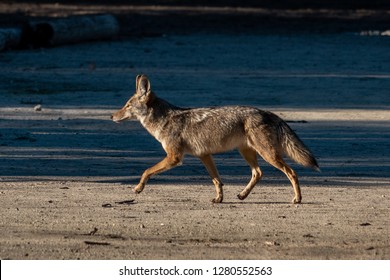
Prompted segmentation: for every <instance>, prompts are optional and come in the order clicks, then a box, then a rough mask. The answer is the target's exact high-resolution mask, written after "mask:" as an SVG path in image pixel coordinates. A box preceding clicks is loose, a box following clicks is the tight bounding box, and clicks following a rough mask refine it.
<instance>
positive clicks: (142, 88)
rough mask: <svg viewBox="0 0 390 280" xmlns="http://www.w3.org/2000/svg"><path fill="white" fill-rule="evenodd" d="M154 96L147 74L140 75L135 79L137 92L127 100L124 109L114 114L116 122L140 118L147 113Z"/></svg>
mask: <svg viewBox="0 0 390 280" xmlns="http://www.w3.org/2000/svg"><path fill="white" fill-rule="evenodd" d="M152 97H153V94H152V91H151V89H150V82H149V79H148V77H146V76H145V75H138V76H137V77H136V79H135V93H134V95H133V96H132V97H131V98H130V99H129V101H127V103H126V104H125V106H123V108H122V109H120V110H119V111H117V112H116V113H114V114H112V116H111V119H112V120H113V121H114V122H121V121H125V120H130V119H140V118H142V117H143V116H145V115H146V113H147V108H148V107H147V106H148V102H149V101H150V100H151V98H152Z"/></svg>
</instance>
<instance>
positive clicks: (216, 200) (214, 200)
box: [211, 196, 223, 203]
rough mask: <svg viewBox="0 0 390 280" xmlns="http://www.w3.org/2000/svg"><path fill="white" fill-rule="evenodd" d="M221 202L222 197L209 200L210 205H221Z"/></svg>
mask: <svg viewBox="0 0 390 280" xmlns="http://www.w3.org/2000/svg"><path fill="white" fill-rule="evenodd" d="M222 200H223V197H222V196H218V197H216V198H214V199H213V200H211V202H212V203H221V202H222Z"/></svg>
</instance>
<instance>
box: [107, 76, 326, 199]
mask: <svg viewBox="0 0 390 280" xmlns="http://www.w3.org/2000/svg"><path fill="white" fill-rule="evenodd" d="M111 118H112V120H113V121H115V122H121V121H124V120H127V119H138V120H139V121H140V122H141V124H142V125H143V126H144V127H145V129H146V130H147V131H148V132H149V133H150V134H151V135H153V137H154V138H156V139H157V140H158V141H159V142H160V143H161V144H162V147H163V148H164V150H165V152H166V153H167V155H166V157H165V158H164V159H163V160H162V161H160V162H159V163H157V164H156V165H155V166H153V167H151V168H149V169H147V170H145V172H144V173H143V174H142V177H141V180H140V182H139V184H138V185H137V186H136V187H135V188H134V191H135V192H136V193H140V192H142V190H143V189H144V187H145V184H146V182H147V181H148V179H149V178H150V177H151V176H153V175H155V174H157V173H160V172H163V171H166V170H168V169H170V168H172V167H175V166H177V165H179V164H180V163H181V162H182V160H183V157H184V155H185V154H191V155H193V156H196V157H198V158H199V159H200V160H201V161H202V162H203V164H204V165H205V167H206V169H207V171H208V173H209V174H210V176H211V178H212V181H213V183H214V185H215V188H216V193H217V195H216V197H215V198H214V199H213V200H212V201H213V202H215V203H219V202H222V200H223V192H222V186H223V184H222V181H221V178H220V176H219V174H218V170H217V168H216V166H215V164H214V161H213V158H212V154H214V153H221V152H225V151H228V150H232V149H238V150H239V152H240V154H241V155H242V157H243V158H244V159H245V160H246V161H247V163H248V164H249V166H250V168H251V170H252V178H251V180H250V181H249V183H248V185H247V186H246V187H245V188H244V189H243V190H242V191H241V193H240V194H238V198H239V199H241V200H242V199H245V198H246V197H247V196H248V195H249V193H250V192H251V190H252V189H253V187H254V186H255V185H256V183H257V182H258V181H259V180H260V179H261V177H262V175H263V174H262V172H261V170H260V167H259V165H258V162H257V154H259V155H260V156H261V157H262V158H263V159H264V160H265V161H267V162H268V163H270V164H271V165H273V166H274V167H276V168H277V169H279V170H281V171H282V172H283V173H284V174H286V176H287V177H288V179H289V180H290V182H291V184H292V186H293V188H294V193H295V195H294V198H293V201H292V202H293V203H300V202H301V200H302V196H301V190H300V187H299V182H298V176H297V174H296V173H295V171H294V170H293V169H291V167H289V166H288V165H287V164H286V163H285V162H284V160H283V155H287V156H289V157H290V158H291V159H293V160H294V161H296V162H297V163H299V164H301V165H303V166H306V167H311V168H314V169H316V170H319V167H318V164H317V161H316V159H315V158H314V156H313V155H312V153H311V152H310V151H309V150H308V148H306V146H305V145H304V144H303V142H302V141H301V140H300V139H299V138H298V136H297V135H296V134H295V133H294V131H292V129H291V128H290V127H289V126H288V125H287V124H286V123H285V122H284V121H283V120H282V119H281V118H279V117H278V116H277V115H275V114H273V113H271V112H267V111H262V110H259V109H257V108H253V107H245V106H225V107H213V108H194V109H184V108H179V107H176V106H174V105H172V104H170V103H168V102H167V101H165V100H162V99H160V98H158V97H157V96H156V95H155V94H154V92H152V90H151V86H150V82H149V80H148V78H147V77H146V76H145V75H138V76H137V78H136V91H135V94H134V95H133V96H132V97H131V98H130V99H129V101H127V103H126V105H125V106H124V107H123V108H122V109H120V110H119V111H118V112H116V113H114V114H113V115H112V117H111Z"/></svg>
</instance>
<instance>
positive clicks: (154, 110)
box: [139, 97, 183, 142]
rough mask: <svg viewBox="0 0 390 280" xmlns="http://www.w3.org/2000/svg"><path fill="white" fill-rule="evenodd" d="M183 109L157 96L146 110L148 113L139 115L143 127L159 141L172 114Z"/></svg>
mask: <svg viewBox="0 0 390 280" xmlns="http://www.w3.org/2000/svg"><path fill="white" fill-rule="evenodd" d="M181 110H183V109H181V108H179V107H177V106H175V105H172V104H170V103H168V102H167V101H165V100H163V99H160V98H157V97H156V98H155V99H154V100H153V101H152V102H150V104H148V108H147V110H146V114H144V115H143V116H140V117H139V120H140V122H141V124H142V126H143V127H145V129H146V130H147V131H148V132H149V133H150V134H151V135H152V136H153V137H154V138H156V139H157V140H158V141H159V142H161V141H162V139H161V138H160V134H161V132H162V131H163V130H164V129H166V128H167V127H168V124H169V120H170V116H172V114H174V112H175V111H181Z"/></svg>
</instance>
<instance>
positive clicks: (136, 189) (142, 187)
mask: <svg viewBox="0 0 390 280" xmlns="http://www.w3.org/2000/svg"><path fill="white" fill-rule="evenodd" d="M144 187H145V185H144V184H138V186H136V187H135V188H134V189H133V192H135V193H136V194H139V193H141V192H142V191H143V190H144Z"/></svg>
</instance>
